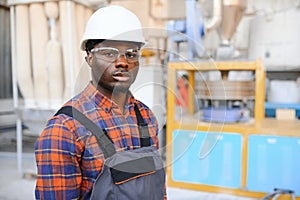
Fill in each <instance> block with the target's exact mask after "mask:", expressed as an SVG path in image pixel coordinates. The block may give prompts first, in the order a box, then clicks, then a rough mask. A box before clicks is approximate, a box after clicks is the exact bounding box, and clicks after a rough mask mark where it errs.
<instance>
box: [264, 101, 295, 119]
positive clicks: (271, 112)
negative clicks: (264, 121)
mask: <svg viewBox="0 0 300 200" xmlns="http://www.w3.org/2000/svg"><path fill="white" fill-rule="evenodd" d="M276 109H294V110H295V111H296V117H297V118H300V104H295V103H270V102H265V115H266V117H276Z"/></svg>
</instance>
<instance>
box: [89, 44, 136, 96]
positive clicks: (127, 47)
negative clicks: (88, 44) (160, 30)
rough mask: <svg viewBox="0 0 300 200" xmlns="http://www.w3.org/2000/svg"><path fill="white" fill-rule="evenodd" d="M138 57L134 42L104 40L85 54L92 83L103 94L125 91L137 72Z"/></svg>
mask: <svg viewBox="0 0 300 200" xmlns="http://www.w3.org/2000/svg"><path fill="white" fill-rule="evenodd" d="M124 54H125V55H124ZM138 59H139V47H138V45H137V44H136V43H131V42H122V41H109V40H106V41H104V42H102V43H99V44H97V45H96V46H95V47H94V50H92V52H91V53H89V54H88V56H87V62H88V64H89V65H90V67H91V70H92V81H93V84H94V85H95V86H96V87H97V89H98V90H99V91H101V92H102V93H103V94H105V95H110V96H111V95H112V94H113V92H126V93H127V91H128V89H129V87H130V85H131V84H132V83H133V82H134V80H135V78H136V76H137V73H138V69H139V67H138V66H139V61H138Z"/></svg>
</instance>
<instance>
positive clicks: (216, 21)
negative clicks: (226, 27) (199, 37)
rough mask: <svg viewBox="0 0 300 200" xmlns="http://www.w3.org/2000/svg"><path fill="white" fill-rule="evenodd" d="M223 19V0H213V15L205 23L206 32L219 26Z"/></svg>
mask: <svg viewBox="0 0 300 200" xmlns="http://www.w3.org/2000/svg"><path fill="white" fill-rule="evenodd" d="M221 21H222V0H213V17H212V18H211V19H210V20H209V22H208V23H207V24H206V25H205V32H211V31H213V30H215V29H216V28H218V27H219V26H220V24H221Z"/></svg>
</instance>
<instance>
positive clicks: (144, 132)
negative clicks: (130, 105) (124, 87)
mask: <svg viewBox="0 0 300 200" xmlns="http://www.w3.org/2000/svg"><path fill="white" fill-rule="evenodd" d="M134 111H135V114H136V117H137V121H138V128H139V133H140V143H141V147H147V146H150V134H149V130H148V125H147V123H145V121H144V119H143V117H142V115H141V113H140V111H139V108H138V106H137V105H136V104H134Z"/></svg>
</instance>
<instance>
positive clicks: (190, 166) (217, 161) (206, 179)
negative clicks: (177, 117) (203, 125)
mask: <svg viewBox="0 0 300 200" xmlns="http://www.w3.org/2000/svg"><path fill="white" fill-rule="evenodd" d="M241 143H242V137H241V135H239V134H235V133H212V132H209V133H207V132H199V131H187V130H175V131H173V144H172V145H173V150H172V156H173V157H172V159H173V162H172V178H173V180H174V181H180V182H187V183H195V184H205V185H212V186H220V187H228V188H240V185H241V146H242V144H241Z"/></svg>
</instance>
